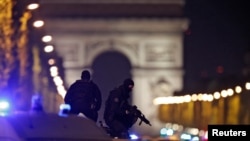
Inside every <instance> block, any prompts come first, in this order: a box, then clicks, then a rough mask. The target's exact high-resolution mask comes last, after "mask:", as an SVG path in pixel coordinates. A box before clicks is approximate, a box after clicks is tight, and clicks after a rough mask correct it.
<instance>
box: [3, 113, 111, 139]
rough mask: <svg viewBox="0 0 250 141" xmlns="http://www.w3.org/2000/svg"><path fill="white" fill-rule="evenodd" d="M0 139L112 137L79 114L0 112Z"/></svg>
mask: <svg viewBox="0 0 250 141" xmlns="http://www.w3.org/2000/svg"><path fill="white" fill-rule="evenodd" d="M0 125H1V126H0V141H112V140H113V139H112V138H111V137H109V136H108V135H107V133H106V132H105V131H104V130H103V129H102V128H100V127H98V126H97V125H96V124H95V123H94V122H93V121H91V120H89V119H87V118H84V117H80V116H73V115H72V116H71V115H69V116H59V115H57V114H48V113H38V114H31V113H17V114H11V115H5V116H0Z"/></svg>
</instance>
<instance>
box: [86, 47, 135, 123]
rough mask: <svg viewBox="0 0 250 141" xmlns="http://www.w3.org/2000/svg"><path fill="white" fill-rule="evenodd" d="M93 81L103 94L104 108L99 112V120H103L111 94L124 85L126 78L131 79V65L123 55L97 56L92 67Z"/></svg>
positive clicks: (110, 53)
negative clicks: (107, 100)
mask: <svg viewBox="0 0 250 141" xmlns="http://www.w3.org/2000/svg"><path fill="white" fill-rule="evenodd" d="M91 69H92V76H93V81H94V82H95V83H97V84H98V85H99V87H100V90H101V92H102V101H103V102H102V107H101V110H100V111H99V120H103V112H104V107H105V102H106V99H107V97H108V94H109V92H110V91H111V90H112V89H114V88H115V87H117V86H119V85H120V84H122V81H123V80H124V79H125V78H129V77H131V73H130V70H131V64H130V62H129V60H128V59H127V58H126V57H125V56H124V55H123V54H121V53H119V52H116V51H106V52H103V53H102V54H100V55H99V56H97V57H96V58H95V59H94V61H93V63H92V66H91Z"/></svg>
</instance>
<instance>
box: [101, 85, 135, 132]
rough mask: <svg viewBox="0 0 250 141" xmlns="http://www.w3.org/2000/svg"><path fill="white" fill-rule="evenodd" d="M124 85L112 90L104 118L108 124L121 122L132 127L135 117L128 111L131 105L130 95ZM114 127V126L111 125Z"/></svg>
mask: <svg viewBox="0 0 250 141" xmlns="http://www.w3.org/2000/svg"><path fill="white" fill-rule="evenodd" d="M129 94H130V93H129V92H127V91H126V90H125V88H124V86H123V85H121V86H120V87H118V88H115V89H114V90H112V91H111V92H110V94H109V96H108V99H107V101H106V103H105V104H106V105H105V111H104V120H105V122H106V124H107V125H108V126H116V125H114V124H113V123H115V122H120V123H122V124H123V125H124V126H125V127H126V128H130V127H131V126H132V125H133V124H134V122H135V119H134V117H130V115H129V114H127V113H126V110H127V111H129V108H131V105H130V103H129V101H128V100H129V97H130V95H129ZM111 128H112V127H111Z"/></svg>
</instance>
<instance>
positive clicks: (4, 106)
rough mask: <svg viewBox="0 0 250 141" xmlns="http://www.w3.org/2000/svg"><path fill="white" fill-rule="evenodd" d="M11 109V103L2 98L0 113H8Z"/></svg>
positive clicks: (2, 114)
mask: <svg viewBox="0 0 250 141" xmlns="http://www.w3.org/2000/svg"><path fill="white" fill-rule="evenodd" d="M9 111H10V103H9V102H8V101H6V100H0V115H1V116H4V115H7V114H8V112H9Z"/></svg>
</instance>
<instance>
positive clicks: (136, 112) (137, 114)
mask: <svg viewBox="0 0 250 141" xmlns="http://www.w3.org/2000/svg"><path fill="white" fill-rule="evenodd" d="M130 112H131V113H132V114H133V115H134V116H135V117H137V118H139V119H140V120H141V121H140V122H139V125H141V124H142V122H144V123H146V124H148V125H150V126H152V125H151V123H150V121H149V120H148V119H147V118H146V117H145V115H144V114H142V112H141V111H140V110H139V109H137V106H135V105H134V106H131V108H130Z"/></svg>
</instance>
